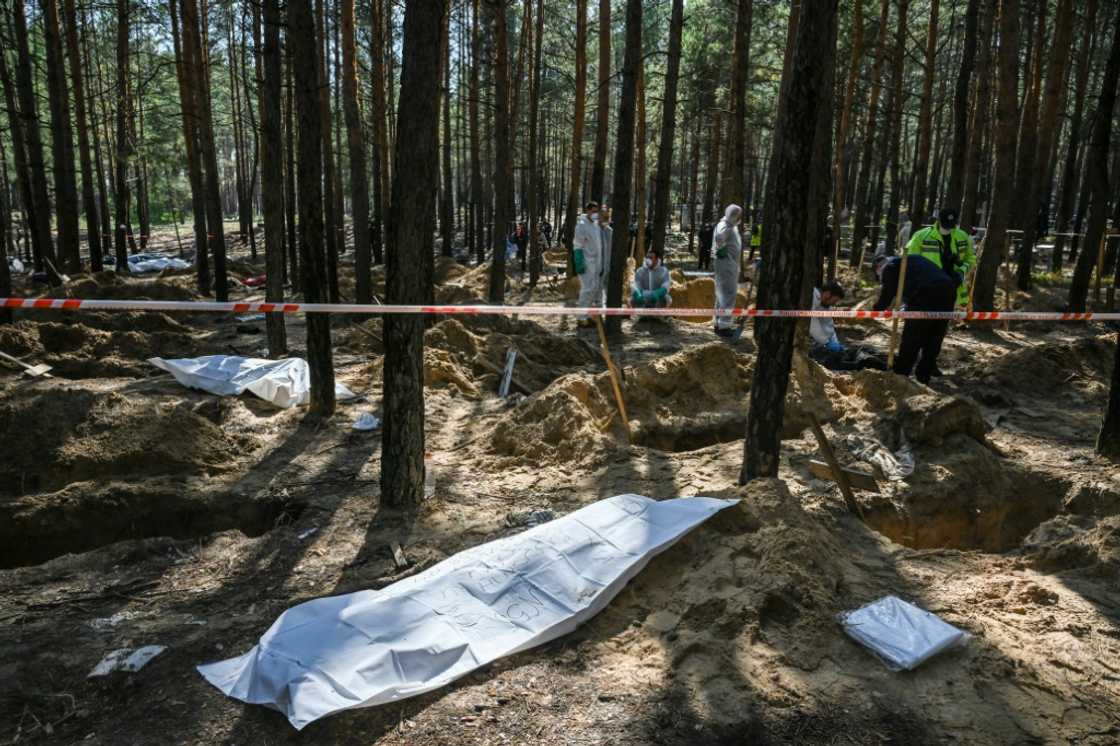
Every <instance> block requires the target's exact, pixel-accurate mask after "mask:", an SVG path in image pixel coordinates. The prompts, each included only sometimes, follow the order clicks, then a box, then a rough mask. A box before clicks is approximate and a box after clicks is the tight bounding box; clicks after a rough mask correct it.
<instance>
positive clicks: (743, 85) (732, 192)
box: [720, 0, 753, 224]
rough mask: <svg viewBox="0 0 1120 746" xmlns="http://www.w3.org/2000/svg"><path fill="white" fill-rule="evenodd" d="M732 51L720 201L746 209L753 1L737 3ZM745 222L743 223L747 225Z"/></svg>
mask: <svg viewBox="0 0 1120 746" xmlns="http://www.w3.org/2000/svg"><path fill="white" fill-rule="evenodd" d="M736 5H737V7H736V11H735V32H734V36H733V42H732V51H731V60H732V61H731V90H730V99H731V122H730V124H729V126H728V128H727V160H726V161H724V165H723V185H722V187H721V189H720V194H721V196H720V201H721V202H723V204H725V205H729V204H736V205H739V206H740V207H744V208H745V207H746V205H744V204H743V203H744V202H745V200H744V197H745V196H746V195H745V185H744V183H743V178H744V176H745V175H746V171H747V75H748V73H749V72H750V64H751V63H750V59H751V46H750V44H751V16H752V11H753V3H752V0H738V2H737V4H736ZM745 223H746V221H745V220H744V221H743V224H745Z"/></svg>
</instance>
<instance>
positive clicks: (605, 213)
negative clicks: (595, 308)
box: [599, 205, 614, 301]
mask: <svg viewBox="0 0 1120 746" xmlns="http://www.w3.org/2000/svg"><path fill="white" fill-rule="evenodd" d="M599 231H600V236H601V240H602V242H603V246H602V252H603V253H602V257H603V258H602V265H603V269H602V271H601V272H600V273H599V284H600V286H601V287H602V288H603V291H602V292H603V300H604V301H605V300H606V294H607V278H608V277H610V276H611V242H612V241H614V228H613V227H612V226H611V208H610V206H609V205H603V206H602V207H600V208H599Z"/></svg>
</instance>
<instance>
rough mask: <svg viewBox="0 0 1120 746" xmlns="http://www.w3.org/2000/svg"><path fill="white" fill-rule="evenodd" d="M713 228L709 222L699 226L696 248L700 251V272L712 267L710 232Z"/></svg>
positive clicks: (711, 232)
mask: <svg viewBox="0 0 1120 746" xmlns="http://www.w3.org/2000/svg"><path fill="white" fill-rule="evenodd" d="M714 232H715V228H714V227H713V226H712V224H711V223H704V224H703V225H702V226H700V234H699V239H700V243H699V244H698V250H699V253H700V261H699V265H698V266H699V268H700V271H701V272H704V271H707V270H709V269H711V268H712V234H713V233H714Z"/></svg>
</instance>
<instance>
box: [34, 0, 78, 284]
mask: <svg viewBox="0 0 1120 746" xmlns="http://www.w3.org/2000/svg"><path fill="white" fill-rule="evenodd" d="M40 4H41V5H42V8H43V29H44V36H45V42H46V52H47V65H46V73H47V90H48V91H49V105H50V109H51V146H52V147H51V156H52V157H51V166H52V167H53V169H54V201H55V210H56V215H57V218H58V221H57V222H58V258H59V261H60V262H62V265H63V267H65V269H66V271H67V272H81V270H82V255H81V250H80V248H79V236H78V182H77V177H76V176H75V174H74V133H73V129H72V127H71V123H70V93H69V91H68V89H67V86H66V62H65V59H66V58H65V55H64V54H63V52H62V28H61V25H60V24H59V18H58V0H41V3H40Z"/></svg>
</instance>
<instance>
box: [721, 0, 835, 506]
mask: <svg viewBox="0 0 1120 746" xmlns="http://www.w3.org/2000/svg"><path fill="white" fill-rule="evenodd" d="M836 15H837V2H836V0H821V2H819V3H816V4H814V7H813V12H812V13H802V14H801V16H800V18H799V20H798V29H797V41H796V45H795V48H794V51H793V56H792V58H791V61H790V65H789V68H788V69H787V70H786V72H785V73H784V74H783V76H782V78H783V81H782V84H783V88H785V90H786V95H785V96H784V97H783V102H782V106H781V107H780V108H779V110H778V121H777V127H776V129H775V135H774V145H773V147H774V153H773V156H772V158H771V169H770V174H771V175H770V184H769V188H768V191H767V195H766V200H765V208H764V209H765V218H764V219H763V225H765V226H766V230H767V237H766V242H767V246H768V247H769V250H768V253H767V260H766V261H765V262H763V264H762V276H761V278H760V281H759V285H758V305H759V306H760V307H765V308H797V307H799V306H800V305H801V300H802V295H803V292H804V284H803V283H804V275H805V264H806V253H807V252H812V251H813V248H812V247H807V246H806V241H805V240H806V237H807V235H806V234H807V231H808V228H809V227H808V226H807V225H806V220H805V214H806V211H807V210H809V209H810V205H809V201H810V200H811V199H813V195H814V194H815V193H816V190H817V189H819V187H818V186H817V185H816V184H815V183H814V181H815V180H817V179H820V178H822V175H821V174H814V173H813V172H812V171H813V168H812V167H813V161H814V156H815V155H816V156H818V157H819V154H820V152H821V148H822V146H823V144H822V143H820V142H818V141H819V140H820V139H822V138H823V139H828V137H829V134H830V133H829V132H828V127H827V126H824V127H822V126H820V125H821V124H822V122H824V123H828V122H831V121H832V119H831V116H832V115H831V109H830V107H831V103H832V95H831V91H829V90H826V89H827V88H829V87H830V81H831V78H832V66H833V63H834V58H835V54H836ZM822 108H823V109H824V111H823V112H822ZM822 118H823V119H822ZM794 330H795V325H794V324H792V323H790V322H789V321H788V320H786V319H761V318H760V319H759V320H758V321H757V322H756V326H755V342H756V344H757V345H758V363H757V367H756V368H755V373H754V379H753V381H752V383H751V396H750V409H749V411H748V413H747V432H746V440H745V442H744V446H743V466H742V470H741V472H740V475H739V482H740V483H741V484H743V483H746V482H747V481H749V480H751V479H755V478H757V477H776V476H777V474H778V456H779V453H780V450H781V432H782V423H783V420H784V416H785V412H784V410H785V398H786V389H787V388H788V386H789V374H790V367H791V362H792V356H793V341H794Z"/></svg>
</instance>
